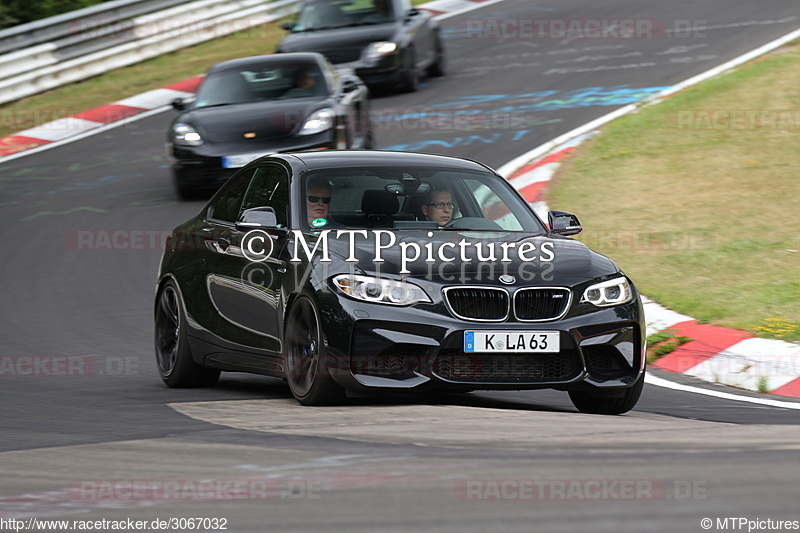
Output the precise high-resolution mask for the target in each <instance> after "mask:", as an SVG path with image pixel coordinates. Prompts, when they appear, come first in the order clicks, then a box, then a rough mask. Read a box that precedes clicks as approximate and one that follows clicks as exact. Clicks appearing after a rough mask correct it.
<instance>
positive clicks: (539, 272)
mask: <svg viewBox="0 0 800 533" xmlns="http://www.w3.org/2000/svg"><path fill="white" fill-rule="evenodd" d="M378 234H379V235H378ZM430 234H432V235H431V236H430V237H429V236H428V235H430ZM335 235H336V230H331V233H330V234H329V238H328V246H329V252H330V256H331V260H332V261H338V262H344V263H345V264H346V266H348V267H354V268H355V270H356V272H358V271H359V270H360V271H363V272H364V273H366V274H386V275H390V276H401V277H412V278H419V279H427V280H430V281H434V282H442V283H449V284H452V283H454V282H457V283H464V284H471V283H480V284H494V283H500V281H499V278H500V276H504V275H505V276H512V277H513V278H514V281H513V282H511V284H512V285H517V286H519V285H525V286H530V285H558V286H573V285H575V284H578V283H582V282H585V281H588V280H592V279H595V278H598V277H601V276H609V275H613V274H615V273H617V272H619V268H618V267H617V265H616V264H614V262H613V261H611V260H610V259H609V258H607V257H605V256H604V255H601V254H599V253H597V252H594V251H593V250H591V249H589V248H588V247H587V246H586V245H584V244H583V243H581V242H578V241H575V240H573V239H569V238H566V237H561V236H530V235H529V234H524V233H516V232H469V231H434V232H430V233H429V232H425V231H406V232H401V231H385V232H369V236H368V237H367V238H366V239H363V238H361V236H358V237H354V238H352V239H351V238H350V237H349V236H347V235H344V236H339V237H338V238H336V237H335ZM376 235H377V236H376ZM391 235H394V237H395V242H394V244H393V245H391V246H386V245H388V243H390V242H391ZM373 236H375V237H373ZM376 238H380V239H381V240H380V242H381V244H382V246H384V247H383V248H381V250H380V257H379V258H380V259H382V260H383V261H382V262H378V261H375V259H376V254H375V242H376V240H375V239H376ZM351 240H352V242H351ZM311 241H313V239H311V240H310V241H309V244H310V245H311V246H313V244H314V243H313V242H311ZM462 242H463V243H465V244H463V245H462V244H461V243H462ZM504 245H505V246H506V247H507V250H508V252H507V253H506V255H505V257H504V255H503V246H504ZM523 245H524V246H525V247H526V250H527V251H526V252H522V250H523V248H522V247H523ZM416 250H419V251H420V256H419V257H418V258H417V259H413V256H414V255H415V253H416ZM429 250H430V252H429ZM439 250H442V252H443V254H444V256H445V257H453V258H454V260H453V261H451V262H445V261H443V260H441V258H440V257H439ZM492 250H494V257H493V258H492V257H491V255H492V254H491V251H492ZM351 251H352V256H351ZM462 251H463V257H462ZM301 253H302V252H301ZM429 255H430V256H431V257H432V259H433V261H428V260H427V259H429ZM352 258H355V259H356V261H348V259H352ZM462 259H467V260H466V261H463V260H462ZM504 259H505V260H504Z"/></svg>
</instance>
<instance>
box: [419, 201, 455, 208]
mask: <svg viewBox="0 0 800 533" xmlns="http://www.w3.org/2000/svg"><path fill="white" fill-rule="evenodd" d="M425 205H429V206H431V207H435V208H436V209H444V208H445V207H449V208H450V209H455V207H456V204H454V203H453V202H436V203H435V204H425Z"/></svg>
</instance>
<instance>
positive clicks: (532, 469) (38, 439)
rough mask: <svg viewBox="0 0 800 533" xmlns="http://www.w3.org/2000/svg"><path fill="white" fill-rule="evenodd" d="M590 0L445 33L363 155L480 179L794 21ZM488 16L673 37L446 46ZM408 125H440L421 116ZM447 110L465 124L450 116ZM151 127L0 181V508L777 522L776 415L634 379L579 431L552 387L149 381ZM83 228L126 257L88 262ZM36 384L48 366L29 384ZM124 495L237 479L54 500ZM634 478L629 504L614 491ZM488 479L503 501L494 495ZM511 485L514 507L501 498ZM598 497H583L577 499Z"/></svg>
mask: <svg viewBox="0 0 800 533" xmlns="http://www.w3.org/2000/svg"><path fill="white" fill-rule="evenodd" d="M587 4H588V3H584V2H578V1H566V2H563V1H562V2H555V1H549V2H538V1H537V2H527V1H521V0H507V1H504V2H500V3H497V4H493V5H490V6H487V7H485V8H482V9H480V10H476V11H472V12H470V13H467V14H465V15H463V16H457V17H454V18H450V19H448V20H445V21H444V22H443V27H444V28H445V30H446V35H447V36H448V39H447V50H448V55H449V60H450V64H449V73H448V75H447V76H446V77H444V78H439V79H434V80H428V81H427V82H426V83H425V86H424V87H423V88H422V89H421V90H420V91H419V92H417V93H414V94H410V95H400V94H393V95H382V96H379V97H377V98H376V99H375V101H374V107H375V111H376V116H377V117H378V118H379V119H380V120H381V121H382V122H380V124H379V127H380V129H379V131H378V144H379V145H380V146H381V147H392V148H395V149H400V148H407V149H412V150H419V151H427V152H434V153H442V154H449V155H456V156H468V157H471V158H474V159H477V160H480V161H483V162H485V163H487V164H489V165H491V166H494V167H498V166H500V165H502V164H503V163H505V162H507V161H509V160H511V159H513V158H514V157H516V156H518V155H520V154H521V153H523V152H525V151H527V150H529V149H531V148H533V147H535V146H538V145H539V144H541V143H543V142H546V141H548V140H550V139H552V138H554V137H556V136H557V135H559V134H562V133H564V132H566V131H569V130H570V129H572V128H574V127H576V126H579V125H581V124H583V123H586V122H588V121H589V120H591V119H593V118H596V117H598V116H601V115H603V114H605V113H607V112H609V111H612V110H613V109H615V108H616V107H618V106H619V105H622V104H624V103H628V102H627V101H624V100H625V98H632V97H640V96H641V95H643V94H646V93H648V92H653V91H655V90H656V89H657V88H663V87H667V86H670V85H674V84H676V83H678V82H680V81H682V80H684V79H686V78H689V77H691V76H693V75H695V74H698V73H700V72H703V71H705V70H707V69H709V68H711V67H713V66H716V65H718V64H720V63H723V62H724V61H726V60H728V59H731V58H733V57H736V56H738V55H740V54H742V53H744V52H747V51H748V50H751V49H753V48H756V47H757V46H760V45H762V44H764V43H766V42H769V41H771V40H773V39H775V38H777V37H780V36H782V35H784V34H786V33H788V32H789V31H791V30H793V29H795V28H796V27H797V26H800V14H798V12H797V9H796V4H795V2H793V1H789V0H784V1H760V2H758V3H750V2H740V1H731V0H715V1H710V2H705V3H698V2H690V1H685V0H681V1H674V2H669V3H663V2H655V1H644V2H633V1H604V2H593V3H591V4H590V5H587ZM500 18H504V19H515V20H530V19H534V18H536V19H541V18H548V19H565V20H570V19H583V20H587V19H602V20H608V19H649V20H652V21H656V23H657V26H656V27H661V28H665V29H672V28H676V27H677V28H678V29H683V28H686V27H687V26H686V25H687V23H686V22H678V23H676V22H675V21H691V22H689V23H688V24H689V25H693V26H694V28H695V30H694V31H691V32H688V33H687V32H682V33H666V34H664V35H656V36H655V38H652V39H605V40H583V39H574V40H568V41H564V40H560V39H535V40H529V39H513V38H512V39H500V40H498V39H494V38H491V37H493V36H494V34H491V33H490V34H488V35H486V37H488V38H477V37H476V35H475V34H474V33H472V34H469V35H468V32H467V30H468V28H471V31H473V32H474V31H475V28H476V23H475V22H474V21H475V20H481V19H482V20H484V24H486V22H485V20H486V19H500ZM469 20H472V21H473V22H472V23H470V22H469ZM469 24H473V25H472V26H469ZM659 25H660V26H659ZM103 103H104V102H98V105H101V104H103ZM434 106H437V107H434ZM522 106H527V107H522ZM419 112H425V113H437V115H436V116H437V117H439V120H440V122H439V123H438V124H433V125H432V124H431V123H430V122H428V123H420V121H417V120H415V119H414V117H416V116H418V115H416V114H417V113H419ZM467 114H469V115H470V116H471V117H472V118H471V122H470V124H471V126H470V127H471V129H467V128H466V127H464V126H465V124H464V122H457V121H463V120H464V117H465V116H466V115H467ZM171 116H172V115H171V113H163V114H160V115H156V116H153V117H150V118H146V119H143V120H139V121H136V122H132V123H130V124H127V125H125V126H122V127H119V128H116V129H112V130H109V131H106V132H104V133H101V134H99V135H95V136H92V137H89V138H86V139H83V140H81V141H78V142H75V143H72V144H68V145H65V146H61V147H57V148H54V149H51V150H45V151H43V152H41V153H37V154H34V155H30V156H26V157H22V158H20V159H16V160H13V161H11V162H8V163H5V164H2V165H0V206H2V209H1V210H0V216H1V217H2V225H0V228H2V229H0V236H1V237H0V238H2V242H3V243H4V254H3V259H2V262H0V277H1V278H2V279H3V288H2V299H0V309H1V310H2V323H3V325H2V328H0V331H2V334H0V360H2V361H3V365H4V366H3V368H2V372H1V373H0V374H1V375H0V391H2V393H1V394H2V399H3V405H4V409H3V414H2V417H0V472H2V475H0V517H29V516H38V517H53V518H56V517H66V518H69V519H90V518H91V519H99V518H107V519H120V518H126V517H133V518H136V519H141V520H152V519H154V518H162V519H165V518H169V517H190V516H204V517H224V518H227V520H228V531H237V532H238V531H242V532H244V531H247V532H250V531H252V532H263V531H278V530H282V531H306V530H319V529H325V530H342V531H376V530H381V531H388V530H392V531H405V530H409V531H410V530H422V531H454V530H459V531H461V530H463V531H489V530H492V531H495V530H496V531H504V530H509V531H510V530H516V531H564V532H571V531H578V530H587V531H588V530H593V531H609V532H610V531H615V532H616V531H631V532H634V531H635V532H641V531H702V530H703V529H702V528H701V522H700V521H701V519H703V518H707V517H708V518H711V519H712V520H716V518H718V517H722V518H724V517H742V518H748V519H750V520H755V519H756V518H760V519H762V520H766V519H772V520H781V519H783V520H798V519H800V514H799V513H800V512H798V510H797V501H798V500H800V489H798V485H797V482H796V480H797V479H798V477H800V463H799V462H798V461H797V457H798V450H800V444H798V442H800V438H798V437H800V429H799V428H798V425H800V412H798V411H797V410H792V409H781V408H774V407H766V406H761V405H755V404H746V403H740V402H734V401H728V400H721V399H717V398H712V397H707V396H701V395H697V394H690V393H685V392H678V391H671V390H666V389H662V388H658V387H653V386H648V387H645V391H644V394H643V396H642V399H641V401H640V403H639V404H638V405H637V407H636V409H635V410H634V411H632V412H631V413H629V414H628V415H625V416H623V417H600V416H588V415H582V414H578V413H576V411H575V410H574V408H572V406H571V404H570V402H569V400H568V398H567V396H566V394H563V393H558V392H554V391H541V392H504V393H473V394H468V395H439V396H420V397H413V398H408V397H404V396H398V397H390V398H375V397H362V398H357V399H354V400H353V402H352V405H349V406H347V407H346V408H344V409H343V408H331V409H309V408H305V409H304V408H300V407H299V406H297V405H296V404H295V403H294V402H293V400H291V398H290V396H289V392H288V389H287V388H286V387H285V386H284V385H283V383H282V382H281V381H280V380H275V379H270V378H262V377H258V376H250V375H244V374H223V377H222V379H221V381H220V383H219V385H218V386H217V387H215V388H213V389H208V390H170V389H167V388H165V387H164V386H163V385H162V384H161V381H160V380H159V378H158V375H157V372H156V369H155V364H154V357H153V348H152V331H153V328H152V311H151V310H152V300H153V296H154V281H155V274H156V270H157V266H158V260H159V257H160V251H159V249H158V248H159V245H160V237H157V235H158V232H163V231H168V230H170V229H171V228H172V227H173V226H175V225H176V224H178V223H179V222H181V221H183V220H185V219H186V218H188V217H189V216H192V215H193V214H195V213H196V212H197V211H198V210H199V209H200V208H201V207H202V203H201V202H178V201H177V200H176V198H175V196H174V193H173V191H172V188H171V184H170V180H169V175H168V169H167V168H166V163H165V156H164V138H165V129H166V127H167V124H168V123H169V121H170V119H171ZM429 116H430V115H429ZM448 121H453V122H456V123H457V124H458V125H459V128H460V129H458V130H456V131H453V130H452V129H448V127H449V126H451V125H452V124H451V123H449V122H448ZM519 121H523V123H522V124H520V122H519ZM679 133H680V132H679V131H678V130H676V135H679ZM573 210H574V211H576V212H577V213H580V206H574V209H573ZM84 230H92V231H93V233H92V235H95V239H101V238H102V237H99V236H100V235H108V236H111V235H113V232H114V231H117V230H121V231H123V232H126V233H123V234H121V235H127V236H128V238H130V237H134V236H137V235H138V236H139V237H138V238H139V239H140V241H139V242H138V243H134V246H133V248H135V249H124V248H125V247H126V244H125V242H123V241H120V242H119V243H118V244H117V245H114V244H112V246H111V247H112V248H115V249H111V250H107V249H85V248H86V246H84V245H82V244H81V243H80V242H79V241H78V240H77V236H78V235H79V232H81V231H84ZM136 232H138V233H136ZM94 244H95V245H96V247H98V248H104V247H103V246H102V243H101V241H100V240H95V241H94ZM25 358H29V359H25ZM47 358H50V359H47ZM9 361H13V362H14V364H13V365H10V364H9ZM27 361H37V362H38V363H39V364H40V365H42V366H41V367H40V368H39V370H40V372H39V374H40V375H36V376H29V375H21V374H23V372H22V371H14V370H10V369H11V368H17V369H19V368H24V369H29V368H31V367H30V366H26V365H28V363H27ZM31 364H33V363H31ZM47 365H50V366H49V367H48V366H47ZM62 365H66V368H67V369H73V370H72V371H70V370H68V371H66V372H64V371H59V370H63V368H64V366H62ZM70 365H71V366H70ZM47 368H50V369H55V370H56V372H55V373H56V374H58V375H51V376H46V375H41V374H42V373H46V372H47V370H46V369H47ZM666 377H667V378H668V379H671V380H678V381H682V382H688V381H691V380H688V379H687V378H684V377H682V376H666ZM698 386H700V387H708V388H715V387H713V386H711V385H703V384H698ZM745 394H746V393H745ZM751 396H754V395H751ZM788 401H790V402H791V400H788ZM133 480H139V481H142V480H146V481H148V482H150V483H151V484H154V485H155V486H159V484H160V485H161V486H163V485H164V484H165V483H168V482H171V481H172V482H174V481H176V480H180V481H181V483H183V484H184V486H186V485H189V486H192V485H194V486H197V485H199V484H200V483H201V482H207V481H208V480H212V481H220V482H223V481H228V482H230V481H235V482H241V481H242V480H247V482H248V483H250V485H248V487H249V492H248V491H247V490H246V491H245V493H244V495H242V494H236V495H234V496H231V494H230V493H225V492H224V491H223V493H220V494H218V495H217V497H216V498H212V499H211V500H209V501H205V502H203V503H200V502H197V501H193V500H192V497H191V493H190V492H186V493H182V494H181V496H179V497H177V498H172V497H168V496H165V495H164V494H155V495H153V494H151V495H150V496H147V497H145V496H142V495H141V494H139V495H138V496H137V497H130V494H129V493H125V492H124V491H122V492H120V491H117V492H114V491H113V490H111V492H110V493H109V492H107V493H106V494H105V495H104V497H103V498H100V499H99V500H98V499H96V498H95V499H93V497H92V495H91V494H88V495H87V494H86V493H81V494H82V495H81V494H79V495H76V493H75V491H74V489H75V487H76V486H80V485H81V483H83V484H84V486H89V487H91V486H92V485H91V483H95V484H96V486H101V487H102V486H104V485H102V483H103V482H105V483H106V485H105V486H106V488H108V487H109V486H116V487H119V486H124V483H125V482H131V481H133ZM631 480H634V481H636V482H639V485H637V487H638V488H637V489H636V490H634V491H632V492H630V491H629V492H627V493H626V492H625V491H623V490H621V489H620V488H619V487H620V486H624V485H625V483H630V481H631ZM493 481H494V482H495V483H494V484H492V483H493ZM498 481H505V482H506V484H505V485H503V486H504V487H505V489H504V490H505V492H503V493H497V492H495V491H494V490H495V488H496V487H498V486H500V485H498V483H497V482H498ZM534 481H535V482H537V483H538V485H536V487H537V489H536V490H534V491H532V492H529V493H525V491H520V490H516V491H515V490H513V489H514V488H515V487H516V489H520V487H523V486H525V483H529V484H530V483H532V482H534ZM595 482H602V483H605V486H606V489H607V490H606V492H605V493H602V494H598V493H596V492H592V490H593V488H594V487H595V486H596V484H593V483H595ZM87 483H88V484H89V485H86V484H87ZM114 483H116V485H114ZM120 483H121V485H120ZM258 483H267V484H268V485H269V487H270V489H269V490H268V491H267V492H266V493H265V492H264V491H262V490H261V489H260V487H261V485H258ZM615 483H616V485H614V484H615ZM612 485H613V486H612ZM564 486H568V487H569V488H570V489H571V490H573V493H572V496H571V497H564V496H563V494H564V493H563V491H562V489H563V487H564ZM539 487H541V489H539ZM467 489H469V490H467ZM537 491H538V492H537ZM560 491H562V492H560ZM498 494H499V496H498V497H496V496H497V495H498ZM95 496H97V495H96V494H95ZM226 498H227V499H226ZM480 498H483V500H481V499H480ZM714 527H716V523H715V525H714Z"/></svg>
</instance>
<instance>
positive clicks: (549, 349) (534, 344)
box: [464, 331, 561, 353]
mask: <svg viewBox="0 0 800 533" xmlns="http://www.w3.org/2000/svg"><path fill="white" fill-rule="evenodd" d="M560 339H561V336H560V334H559V332H558V331H465V332H464V352H466V353H500V352H503V353H554V352H558V351H559V350H560V346H559V341H560Z"/></svg>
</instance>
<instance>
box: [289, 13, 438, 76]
mask: <svg viewBox="0 0 800 533" xmlns="http://www.w3.org/2000/svg"><path fill="white" fill-rule="evenodd" d="M283 28H284V29H285V30H287V31H289V32H290V33H289V34H288V35H287V36H286V37H284V38H283V40H282V41H281V43H280V44H279V45H278V49H277V51H278V52H320V53H322V54H324V55H325V57H327V58H328V59H329V60H330V62H331V63H333V64H335V65H337V66H341V67H348V68H352V69H353V70H354V71H355V73H356V75H358V77H360V78H361V79H362V80H364V83H366V84H367V85H369V86H370V87H379V86H384V87H398V88H400V89H402V90H404V91H408V92H411V91H415V90H417V87H418V85H419V79H420V75H421V73H427V75H429V76H432V77H436V76H442V75H444V73H445V62H446V59H445V50H444V45H443V44H442V39H441V35H440V28H439V24H438V22H437V21H436V20H435V19H434V18H433V16H432V15H431V14H430V13H429V12H427V11H425V10H421V9H416V8H414V7H413V6H412V5H411V2H410V0H352V1H351V0H306V1H305V2H304V3H303V4H302V6H301V8H300V11H299V13H298V15H297V18H296V19H295V21H294V22H287V23H284V25H283Z"/></svg>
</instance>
